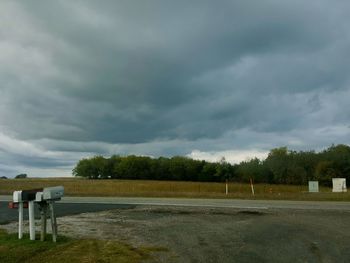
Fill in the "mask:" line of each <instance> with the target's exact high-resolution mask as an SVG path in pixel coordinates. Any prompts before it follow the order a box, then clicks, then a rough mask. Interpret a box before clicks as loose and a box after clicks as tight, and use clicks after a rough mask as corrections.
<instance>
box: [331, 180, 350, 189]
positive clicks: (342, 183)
mask: <svg viewBox="0 0 350 263" xmlns="http://www.w3.org/2000/svg"><path fill="white" fill-rule="evenodd" d="M332 183H333V190H332V192H335V193H341V192H346V191H347V189H346V178H332Z"/></svg>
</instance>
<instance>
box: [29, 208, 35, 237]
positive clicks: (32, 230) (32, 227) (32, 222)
mask: <svg viewBox="0 0 350 263" xmlns="http://www.w3.org/2000/svg"><path fill="white" fill-rule="evenodd" d="M28 210H29V237H30V240H35V217H34V201H29V202H28Z"/></svg>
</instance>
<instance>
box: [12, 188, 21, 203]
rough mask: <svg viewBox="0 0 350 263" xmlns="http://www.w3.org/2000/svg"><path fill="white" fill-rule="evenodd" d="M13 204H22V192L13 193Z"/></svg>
mask: <svg viewBox="0 0 350 263" xmlns="http://www.w3.org/2000/svg"><path fill="white" fill-rule="evenodd" d="M13 202H15V203H19V202H22V191H14V192H13Z"/></svg>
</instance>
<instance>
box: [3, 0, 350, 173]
mask: <svg viewBox="0 0 350 263" xmlns="http://www.w3.org/2000/svg"><path fill="white" fill-rule="evenodd" d="M349 10H350V3H349V1H341V0H339V1H336V0H329V1H325V0H318V1H305V0H300V1H281V0H275V1H266V0H265V1H261V0H257V1H247V0H242V1H238V0H234V1H225V0H220V1H211V0H208V1H206V0H200V1H199V0H198V1H197V0H193V1H189V0H183V1H182V0H176V1H167V0H159V1H155V0H145V1H130V0H124V1H117V0H113V1H97V0H96V1H87V0H82V1H70V0H67V1H58V0H55V1H44V0H42V1H34V0H33V1H30V0H26V1H13V0H9V1H6V0H2V1H1V2H0V176H3V175H4V176H9V177H11V176H14V175H16V174H18V173H27V174H28V175H29V176H70V175H71V170H72V168H73V167H74V165H75V164H76V162H77V161H78V160H79V159H80V158H83V157H88V156H92V155H96V154H102V155H104V156H110V155H112V154H120V155H126V154H136V155H148V156H154V157H158V156H173V155H187V156H190V157H192V158H199V159H202V158H204V159H206V160H211V161H216V160H218V159H220V157H221V156H225V157H226V159H227V160H229V161H231V162H239V161H241V160H245V159H246V158H249V157H254V156H257V157H259V158H264V157H265V156H266V154H267V152H268V151H269V150H270V149H271V148H274V147H279V146H288V147H289V148H291V149H294V150H310V149H315V150H322V149H324V148H326V147H328V146H330V145H331V144H332V143H334V144H338V143H345V144H348V143H349V141H350V110H349V109H350V106H349V105H350V103H349V99H350V30H349V28H350V16H349Z"/></svg>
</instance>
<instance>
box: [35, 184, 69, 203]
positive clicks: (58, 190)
mask: <svg viewBox="0 0 350 263" xmlns="http://www.w3.org/2000/svg"><path fill="white" fill-rule="evenodd" d="M63 195H64V187H63V186H55V187H47V188H44V190H43V195H42V199H43V200H57V199H60V198H61V197H63ZM37 197H38V196H37Z"/></svg>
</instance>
